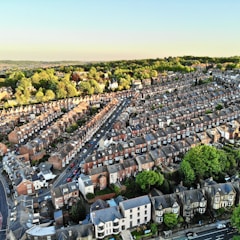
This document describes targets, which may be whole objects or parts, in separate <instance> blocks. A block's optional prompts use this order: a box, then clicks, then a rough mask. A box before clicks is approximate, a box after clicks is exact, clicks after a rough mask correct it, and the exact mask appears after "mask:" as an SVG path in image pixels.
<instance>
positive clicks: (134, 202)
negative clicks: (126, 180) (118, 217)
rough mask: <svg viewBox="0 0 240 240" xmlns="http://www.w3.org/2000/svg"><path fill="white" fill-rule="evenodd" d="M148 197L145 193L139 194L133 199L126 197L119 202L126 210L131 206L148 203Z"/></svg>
mask: <svg viewBox="0 0 240 240" xmlns="http://www.w3.org/2000/svg"><path fill="white" fill-rule="evenodd" d="M150 203H151V202H150V199H149V197H148V196H147V195H145V196H141V197H136V198H133V199H128V200H125V201H122V202H121V205H122V207H123V209H124V210H128V209H131V208H136V207H140V206H143V205H146V204H150Z"/></svg>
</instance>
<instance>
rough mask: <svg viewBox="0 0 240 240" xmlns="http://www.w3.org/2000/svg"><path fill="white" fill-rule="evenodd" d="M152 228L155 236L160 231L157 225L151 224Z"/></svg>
mask: <svg viewBox="0 0 240 240" xmlns="http://www.w3.org/2000/svg"><path fill="white" fill-rule="evenodd" d="M150 228H151V231H152V234H153V235H155V234H156V233H157V231H158V227H157V224H156V223H151V225H150Z"/></svg>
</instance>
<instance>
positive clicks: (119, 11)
mask: <svg viewBox="0 0 240 240" xmlns="http://www.w3.org/2000/svg"><path fill="white" fill-rule="evenodd" d="M239 9H240V1H239V0H7V1H5V0H2V1H0V60H40V61H57V60H59V61H60V60H79V61H105V60H127V59H147V58H164V57H168V56H184V55H192V56H211V57H228V56H239V55H240V31H239V24H240V14H239Z"/></svg>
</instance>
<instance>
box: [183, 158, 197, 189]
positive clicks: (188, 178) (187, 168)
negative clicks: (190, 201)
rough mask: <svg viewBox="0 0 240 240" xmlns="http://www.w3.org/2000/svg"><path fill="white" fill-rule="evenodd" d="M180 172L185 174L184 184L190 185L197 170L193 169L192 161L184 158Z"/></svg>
mask: <svg viewBox="0 0 240 240" xmlns="http://www.w3.org/2000/svg"><path fill="white" fill-rule="evenodd" d="M180 172H181V174H182V175H183V179H184V184H186V185H188V186H190V185H192V183H193V182H194V181H195V177H196V176H195V172H194V170H193V169H192V167H191V165H190V163H189V162H188V161H186V160H183V161H182V162H181V165H180Z"/></svg>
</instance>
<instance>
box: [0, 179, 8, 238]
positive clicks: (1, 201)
mask: <svg viewBox="0 0 240 240" xmlns="http://www.w3.org/2000/svg"><path fill="white" fill-rule="evenodd" d="M6 197H7V196H6V194H5V191H4V187H3V184H2V181H0V211H1V213H2V216H3V223H2V230H1V231H0V240H4V239H6V233H5V229H6V228H7V219H8V204H7V199H6Z"/></svg>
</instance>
